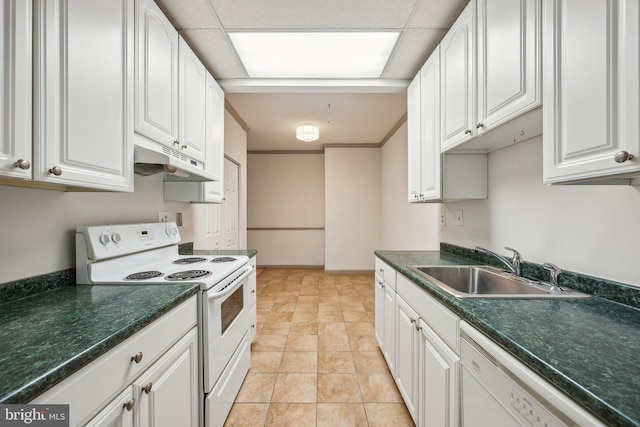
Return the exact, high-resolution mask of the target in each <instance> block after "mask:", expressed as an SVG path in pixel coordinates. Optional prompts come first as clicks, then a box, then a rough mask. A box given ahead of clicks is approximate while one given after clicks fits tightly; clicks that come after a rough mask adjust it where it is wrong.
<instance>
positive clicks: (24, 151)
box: [0, 0, 33, 179]
mask: <svg viewBox="0 0 640 427" xmlns="http://www.w3.org/2000/svg"><path fill="white" fill-rule="evenodd" d="M31 7H32V6H31V0H6V1H4V2H3V3H2V5H1V6H0V22H2V23H3V26H2V28H3V31H2V32H1V33H0V38H1V40H0V58H2V64H3V66H2V67H1V68H0V74H1V77H2V82H3V86H2V88H1V89H0V102H1V108H2V111H0V176H7V177H12V178H22V179H30V178H31V171H32V165H31V163H32V162H33V159H32V155H31V152H32V151H31V144H32V140H31V19H32V16H31V13H32V11H31Z"/></svg>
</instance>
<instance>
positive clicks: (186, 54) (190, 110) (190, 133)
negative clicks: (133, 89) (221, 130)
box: [178, 37, 207, 162]
mask: <svg viewBox="0 0 640 427" xmlns="http://www.w3.org/2000/svg"><path fill="white" fill-rule="evenodd" d="M179 45H180V48H179V49H178V53H179V61H178V63H179V64H180V68H179V71H178V77H179V79H178V80H179V84H178V99H179V103H178V105H179V107H178V129H179V135H180V136H179V138H178V141H179V143H180V151H181V152H184V153H185V154H186V155H187V156H189V157H191V158H193V159H196V160H200V161H201V162H206V157H205V154H206V134H207V131H206V115H207V111H206V110H207V101H206V92H207V70H206V69H205V68H204V65H202V62H200V59H199V58H198V57H197V56H196V54H195V53H193V51H192V50H191V48H190V47H189V45H188V44H187V42H185V41H184V39H183V38H182V37H180V38H179Z"/></svg>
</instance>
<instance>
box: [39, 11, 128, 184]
mask: <svg viewBox="0 0 640 427" xmlns="http://www.w3.org/2000/svg"><path fill="white" fill-rule="evenodd" d="M34 4H35V19H34V27H35V28H34V30H35V32H34V34H35V36H34V67H33V68H34V80H33V90H34V108H33V120H34V126H33V129H34V132H33V138H34V143H33V147H34V162H33V163H34V164H33V167H34V170H33V178H34V180H37V181H41V182H46V183H51V184H60V185H64V186H73V187H89V188H94V189H104V190H120V191H133V144H132V141H131V138H132V136H133V127H132V125H133V108H132V106H133V91H132V90H133V86H132V83H133V58H134V56H133V40H134V7H133V0H112V1H105V0H37V1H36V2H35V3H34Z"/></svg>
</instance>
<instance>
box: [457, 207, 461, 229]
mask: <svg viewBox="0 0 640 427" xmlns="http://www.w3.org/2000/svg"><path fill="white" fill-rule="evenodd" d="M456 225H457V226H461V225H462V210H459V211H456Z"/></svg>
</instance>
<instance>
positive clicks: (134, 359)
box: [131, 351, 142, 363]
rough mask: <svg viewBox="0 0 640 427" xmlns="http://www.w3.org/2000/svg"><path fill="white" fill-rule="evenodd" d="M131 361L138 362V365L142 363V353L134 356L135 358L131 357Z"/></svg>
mask: <svg viewBox="0 0 640 427" xmlns="http://www.w3.org/2000/svg"><path fill="white" fill-rule="evenodd" d="M131 361H132V362H136V363H140V362H142V352H141V351H139V352H137V353H136V354H134V355H133V356H131Z"/></svg>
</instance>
